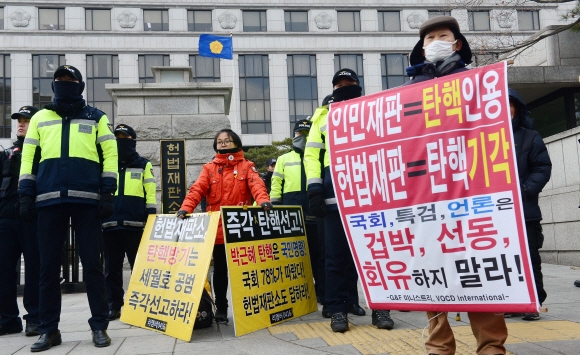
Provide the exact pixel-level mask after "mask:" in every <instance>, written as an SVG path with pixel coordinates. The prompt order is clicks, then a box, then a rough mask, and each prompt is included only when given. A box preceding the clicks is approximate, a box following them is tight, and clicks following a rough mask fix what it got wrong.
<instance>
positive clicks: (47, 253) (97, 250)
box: [38, 203, 109, 334]
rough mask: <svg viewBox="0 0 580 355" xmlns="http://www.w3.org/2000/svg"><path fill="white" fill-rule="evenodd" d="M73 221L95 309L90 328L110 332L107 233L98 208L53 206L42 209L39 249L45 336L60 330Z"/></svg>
mask: <svg viewBox="0 0 580 355" xmlns="http://www.w3.org/2000/svg"><path fill="white" fill-rule="evenodd" d="M69 220H70V221H71V222H72V226H73V228H74V230H75V238H76V242H77V246H78V251H79V256H80V257H81V262H82V264H83V275H84V281H85V284H86V290H87V298H88V300H89V307H90V309H91V318H89V325H90V327H91V329H93V330H104V329H107V326H108V325H109V321H107V316H108V313H109V312H108V311H109V310H108V307H107V294H106V292H105V276H104V275H103V265H102V263H101V253H102V252H103V233H102V231H101V221H100V220H99V218H98V217H97V206H94V205H88V204H82V203H67V204H60V205H52V206H48V207H43V208H39V209H38V248H39V251H40V312H39V313H40V326H39V327H38V331H39V332H40V333H41V334H46V333H53V332H55V331H57V330H58V323H59V321H60V310H61V296H60V266H61V257H62V247H63V244H64V242H65V239H66V238H68V235H69Z"/></svg>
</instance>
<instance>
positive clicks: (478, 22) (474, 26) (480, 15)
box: [467, 11, 491, 31]
mask: <svg viewBox="0 0 580 355" xmlns="http://www.w3.org/2000/svg"><path fill="white" fill-rule="evenodd" d="M467 22H468V23H469V30H470V31H489V30H491V26H490V24H489V11H468V12H467Z"/></svg>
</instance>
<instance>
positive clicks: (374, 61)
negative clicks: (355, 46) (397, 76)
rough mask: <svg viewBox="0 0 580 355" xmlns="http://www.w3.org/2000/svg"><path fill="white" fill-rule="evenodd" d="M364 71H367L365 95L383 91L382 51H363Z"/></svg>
mask: <svg viewBox="0 0 580 355" xmlns="http://www.w3.org/2000/svg"><path fill="white" fill-rule="evenodd" d="M363 71H364V73H365V76H364V78H365V87H364V89H365V91H364V92H365V95H368V94H374V93H376V92H379V91H383V83H382V80H381V55H380V53H363Z"/></svg>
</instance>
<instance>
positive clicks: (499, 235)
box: [328, 63, 538, 312]
mask: <svg viewBox="0 0 580 355" xmlns="http://www.w3.org/2000/svg"><path fill="white" fill-rule="evenodd" d="M328 135H329V136H330V139H329V143H330V158H331V167H332V179H333V182H334V187H335V189H336V195H337V200H338V202H339V208H340V212H341V217H342V222H343V225H344V227H345V229H346V231H347V235H348V238H349V243H350V247H351V250H352V252H353V255H354V259H355V262H356V264H357V268H358V273H359V275H360V277H361V281H362V283H363V286H364V290H365V297H366V299H367V302H368V304H369V306H370V307H371V308H372V309H406V310H430V311H487V312H536V311H537V309H538V303H537V299H536V292H535V284H534V279H533V277H532V274H531V264H530V260H529V256H528V248H527V238H526V234H525V228H523V213H522V206H521V204H520V201H521V197H520V191H519V179H518V171H517V168H516V163H515V149H514V143H513V138H512V129H511V116H510V107H509V101H508V93H507V66H506V64H505V63H498V64H494V65H490V66H486V67H482V68H478V69H472V70H468V71H465V72H462V73H459V74H455V75H449V76H445V77H442V78H439V79H434V80H429V81H426V82H422V83H417V84H414V85H411V86H405V87H400V88H396V89H392V90H387V91H383V92H380V93H377V94H373V95H368V96H364V97H361V98H358V99H356V100H349V101H346V102H340V103H336V104H332V105H331V108H330V112H329V113H328Z"/></svg>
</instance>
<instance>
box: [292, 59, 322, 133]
mask: <svg viewBox="0 0 580 355" xmlns="http://www.w3.org/2000/svg"><path fill="white" fill-rule="evenodd" d="M288 100H289V102H290V132H292V129H293V127H294V123H296V121H299V120H305V119H306V118H307V117H308V116H310V115H312V113H314V110H316V108H317V107H318V81H317V79H316V55H309V54H300V55H289V56H288Z"/></svg>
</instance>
